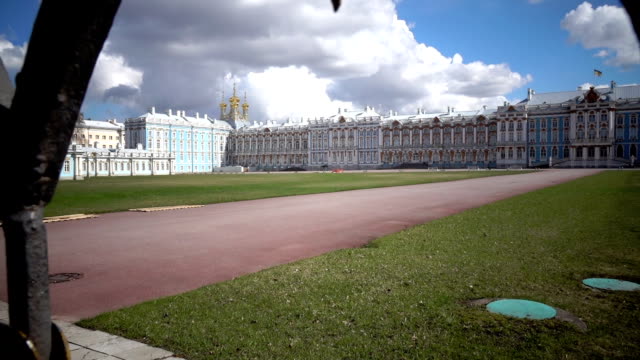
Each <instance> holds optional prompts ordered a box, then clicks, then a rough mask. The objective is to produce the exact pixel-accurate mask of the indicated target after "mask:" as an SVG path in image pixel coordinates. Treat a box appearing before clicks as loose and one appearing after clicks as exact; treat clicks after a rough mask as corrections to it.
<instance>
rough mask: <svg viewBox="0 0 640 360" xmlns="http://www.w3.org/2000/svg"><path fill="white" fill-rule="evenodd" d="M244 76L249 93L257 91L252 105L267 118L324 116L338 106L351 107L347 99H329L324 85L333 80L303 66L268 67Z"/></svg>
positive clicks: (327, 85) (335, 109)
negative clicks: (321, 77) (317, 74)
mask: <svg viewBox="0 0 640 360" xmlns="http://www.w3.org/2000/svg"><path fill="white" fill-rule="evenodd" d="M245 79H246V80H245V81H246V84H247V85H246V87H247V88H248V91H249V93H251V94H259V95H258V96H256V103H255V104H254V106H257V107H258V108H261V109H262V112H263V113H264V114H266V117H267V119H283V118H287V117H289V116H295V117H305V118H306V117H315V116H324V115H329V114H333V113H335V112H336V111H337V109H338V108H352V107H353V104H352V103H350V102H343V101H336V100H331V98H330V97H329V95H327V89H328V87H329V86H330V85H331V84H332V82H333V81H331V80H329V79H319V78H318V77H317V76H316V75H315V74H313V73H311V72H310V71H309V69H308V68H306V67H295V66H289V67H286V68H274V67H271V68H268V69H266V70H265V71H263V72H259V73H256V72H250V73H249V74H248V75H247V76H246V78H245Z"/></svg>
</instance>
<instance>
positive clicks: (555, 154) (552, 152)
mask: <svg viewBox="0 0 640 360" xmlns="http://www.w3.org/2000/svg"><path fill="white" fill-rule="evenodd" d="M551 156H553V157H554V158H557V157H558V148H557V147H555V146H554V147H553V149H551Z"/></svg>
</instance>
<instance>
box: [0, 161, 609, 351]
mask: <svg viewBox="0 0 640 360" xmlns="http://www.w3.org/2000/svg"><path fill="white" fill-rule="evenodd" d="M596 172H597V171H596V170H586V169H580V170H547V171H541V172H537V173H533V174H523V175H510V176H498V177H490V178H481V179H471V180H462V181H454V182H447V183H436V184H425V185H412V186H401V187H392V188H381V189H368V190H356V191H347V192H339V193H330V194H315V195H304V196H292V197H284V198H274V199H264V200H252V201H241V202H234V203H226V204H215V205H208V206H205V207H202V208H195V209H185V210H174V211H161V212H153V213H133V212H122V213H113V214H105V215H101V216H100V217H98V218H93V219H85V220H75V221H67V222H59V223H51V224H47V229H48V234H49V258H50V273H65V272H74V273H82V274H84V277H83V278H82V279H79V280H74V281H70V282H65V283H58V284H53V285H51V296H52V310H53V314H54V318H56V319H58V320H66V321H76V320H78V319H81V318H86V317H90V316H94V315H97V314H99V313H102V312H105V311H109V310H115V309H119V308H122V307H125V306H129V305H133V304H136V303H140V302H142V301H146V300H151V299H154V298H158V297H163V296H168V295H173V294H178V293H182V292H185V291H189V290H193V289H196V288H198V287H201V286H204V285H207V284H211V283H215V282H220V281H224V280H229V279H233V278H234V277H237V276H240V275H243V274H247V273H251V272H256V271H259V270H262V269H265V268H269V267H272V266H274V265H278V264H282V263H288V262H292V261H295V260H299V259H303V258H307V257H311V256H316V255H319V254H322V253H326V252H329V251H332V250H336V249H341V248H348V247H357V246H361V245H364V244H366V243H367V242H369V241H371V240H373V239H375V238H378V237H380V236H383V235H387V234H390V233H394V232H397V231H399V230H402V229H404V228H406V227H409V226H414V225H417V224H421V223H424V222H427V221H430V220H433V219H437V218H440V217H443V216H447V215H451V214H454V213H457V212H460V211H463V210H465V209H469V208H473V207H478V206H481V205H484V204H487V203H490V202H493V201H497V200H501V199H505V198H508V197H511V196H514V195H517V194H521V193H524V192H528V191H531V190H535V189H539V188H543V187H546V186H550V185H554V184H559V183H562V182H566V181H570V180H573V179H576V178H578V177H582V176H586V175H591V174H594V173H596ZM337 176H339V175H337ZM3 243H4V239H3V237H2V235H0V300H4V301H6V300H7V292H6V267H5V264H4V261H5V255H4V244H3ZM80 345H81V344H79V346H80Z"/></svg>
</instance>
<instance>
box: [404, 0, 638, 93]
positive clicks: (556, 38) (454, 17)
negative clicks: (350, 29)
mask: <svg viewBox="0 0 640 360" xmlns="http://www.w3.org/2000/svg"><path fill="white" fill-rule="evenodd" d="M582 2H583V1H574V0H547V1H542V2H540V3H535V4H532V3H529V2H528V1H526V0H522V1H518V0H502V1H501V0H485V1H473V0H448V1H421V0H403V1H401V2H400V3H399V5H398V13H399V16H400V17H401V18H403V19H406V20H407V21H408V22H409V23H412V24H414V27H413V32H414V34H415V36H416V38H417V39H418V40H419V41H421V42H425V43H428V44H430V45H433V46H435V47H436V48H438V49H439V50H441V51H442V52H443V53H446V54H451V53H455V52H462V53H464V57H465V61H467V60H468V61H473V60H479V61H484V62H487V63H501V62H506V63H508V64H509V65H510V66H511V68H512V69H513V70H515V71H518V72H521V73H528V74H531V75H532V76H533V81H532V82H531V83H529V84H528V86H527V87H531V88H534V89H536V91H537V92H550V91H563V90H573V89H574V88H575V87H576V86H578V85H581V84H583V83H585V82H590V83H596V82H597V83H598V84H601V83H608V82H609V81H610V80H615V81H616V82H618V83H619V84H627V83H638V82H640V66H638V65H635V66H632V67H629V68H622V67H618V66H611V65H607V64H605V63H604V61H603V60H602V59H601V58H598V57H594V56H593V55H594V53H595V52H594V51H593V50H587V49H585V48H584V47H582V46H581V45H580V44H576V43H573V42H571V41H569V34H568V32H567V31H566V30H565V29H563V28H562V27H561V25H560V23H561V21H562V19H563V18H564V17H565V15H566V14H567V13H568V12H570V11H571V10H573V9H575V8H576V7H577V6H578V5H579V4H581V3H582ZM589 2H590V3H591V4H592V5H593V7H598V6H602V5H616V6H621V5H620V3H619V1H596V0H591V1H589ZM593 69H598V70H601V71H602V72H603V76H602V77H601V78H597V77H595V76H594V75H593ZM526 93H527V89H526V87H524V88H520V89H517V90H515V91H513V92H512V93H511V94H509V96H508V97H509V98H524V97H526Z"/></svg>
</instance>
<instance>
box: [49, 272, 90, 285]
mask: <svg viewBox="0 0 640 360" xmlns="http://www.w3.org/2000/svg"><path fill="white" fill-rule="evenodd" d="M83 276H84V275H82V274H80V273H58V274H51V275H49V284H57V283H61V282H66V281H71V280H77V279H82V277H83Z"/></svg>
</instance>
